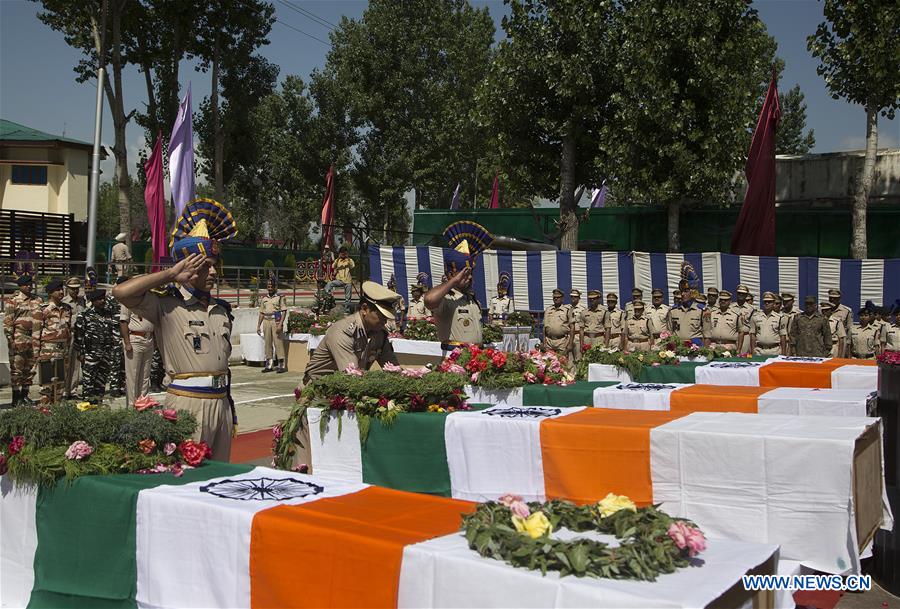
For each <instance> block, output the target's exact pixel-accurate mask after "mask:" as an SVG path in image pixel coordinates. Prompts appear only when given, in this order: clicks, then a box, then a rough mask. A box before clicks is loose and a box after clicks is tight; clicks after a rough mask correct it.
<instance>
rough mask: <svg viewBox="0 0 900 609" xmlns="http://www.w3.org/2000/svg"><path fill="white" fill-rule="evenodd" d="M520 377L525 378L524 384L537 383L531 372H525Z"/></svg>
mask: <svg viewBox="0 0 900 609" xmlns="http://www.w3.org/2000/svg"><path fill="white" fill-rule="evenodd" d="M522 376H523V377H524V378H525V382H526V383H536V382H537V377H536V376H535V375H534V374H532V373H531V372H528V371H526V372H525V373H524V374H523V375H522Z"/></svg>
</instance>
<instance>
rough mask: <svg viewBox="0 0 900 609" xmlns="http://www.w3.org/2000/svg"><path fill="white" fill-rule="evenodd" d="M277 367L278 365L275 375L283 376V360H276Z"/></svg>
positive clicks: (284, 369) (285, 369)
mask: <svg viewBox="0 0 900 609" xmlns="http://www.w3.org/2000/svg"><path fill="white" fill-rule="evenodd" d="M277 365H278V370H276V371H275V372H276V373H278V374H284V373H285V372H287V367H286V366H285V365H284V360H283V359H280V360H278V364H277Z"/></svg>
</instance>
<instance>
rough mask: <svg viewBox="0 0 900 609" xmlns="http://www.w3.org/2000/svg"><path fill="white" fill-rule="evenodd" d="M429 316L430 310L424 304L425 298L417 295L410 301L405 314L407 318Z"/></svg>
mask: <svg viewBox="0 0 900 609" xmlns="http://www.w3.org/2000/svg"><path fill="white" fill-rule="evenodd" d="M426 317H431V311H429V310H428V307H426V306H425V298H423V297H422V296H419V297H418V298H415V299H413V300H411V301H410V303H409V311H408V312H407V314H406V318H407V319H425V318H426Z"/></svg>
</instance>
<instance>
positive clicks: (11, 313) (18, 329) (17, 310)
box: [3, 291, 42, 397]
mask: <svg viewBox="0 0 900 609" xmlns="http://www.w3.org/2000/svg"><path fill="white" fill-rule="evenodd" d="M41 303H42V301H41V299H40V297H39V296H36V295H34V294H32V295H30V296H26V295H25V293H24V292H22V291H17V292H16V293H15V294H13V295H12V296H10V297H9V298H7V299H6V315H5V316H4V318H3V333H4V334H6V342H7V343H8V344H9V363H10V366H9V373H10V385H12V388H13V391H14V392H16V393H18V391H19V390H21V391H23V392H26V393H27V391H28V387H29V386H30V385H31V382H32V379H34V345H33V343H32V340H31V335H32V325H33V315H34V312H35V311H36V310H37V309H38V307H40V306H41ZM24 397H27V395H26V396H24Z"/></svg>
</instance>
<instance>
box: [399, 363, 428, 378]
mask: <svg viewBox="0 0 900 609" xmlns="http://www.w3.org/2000/svg"><path fill="white" fill-rule="evenodd" d="M429 372H430V370H429V369H428V368H426V367H425V366H422V367H421V368H408V369H404V370H403V372H401V373H400V374H402V375H403V376H405V377H407V378H411V379H420V378H422V377H423V376H425V375H426V374H428V373H429Z"/></svg>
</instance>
